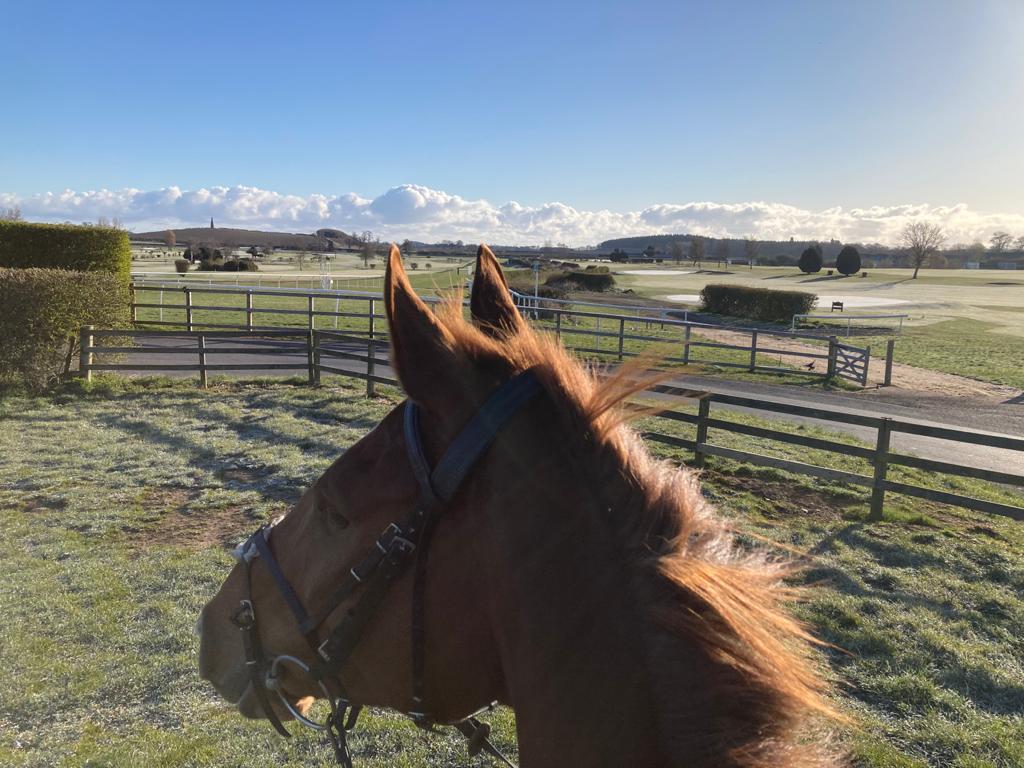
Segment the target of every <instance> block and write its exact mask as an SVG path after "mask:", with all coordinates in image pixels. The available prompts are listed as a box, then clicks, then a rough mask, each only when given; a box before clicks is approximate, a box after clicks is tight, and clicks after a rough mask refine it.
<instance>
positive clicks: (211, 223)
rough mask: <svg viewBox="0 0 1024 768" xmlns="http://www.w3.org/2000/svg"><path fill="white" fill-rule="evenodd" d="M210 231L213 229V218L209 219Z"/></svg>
mask: <svg viewBox="0 0 1024 768" xmlns="http://www.w3.org/2000/svg"><path fill="white" fill-rule="evenodd" d="M210 229H213V216H211V217H210Z"/></svg>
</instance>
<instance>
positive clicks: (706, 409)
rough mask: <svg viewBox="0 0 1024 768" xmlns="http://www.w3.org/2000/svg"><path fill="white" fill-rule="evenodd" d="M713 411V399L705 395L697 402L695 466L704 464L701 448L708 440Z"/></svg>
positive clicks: (694, 448)
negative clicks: (709, 418) (709, 420)
mask: <svg viewBox="0 0 1024 768" xmlns="http://www.w3.org/2000/svg"><path fill="white" fill-rule="evenodd" d="M710 413H711V400H710V399H709V398H708V396H704V397H702V398H701V399H700V402H699V403H698V404H697V439H696V443H697V444H696V445H695V446H694V447H693V466H695V467H703V466H704V451H702V450H701V449H700V446H701V445H702V444H703V443H706V442H707V441H708V416H709V415H710Z"/></svg>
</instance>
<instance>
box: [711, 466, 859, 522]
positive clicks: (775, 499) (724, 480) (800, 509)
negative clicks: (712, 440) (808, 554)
mask: <svg viewBox="0 0 1024 768" xmlns="http://www.w3.org/2000/svg"><path fill="white" fill-rule="evenodd" d="M705 479H706V480H707V481H708V482H709V483H711V484H712V485H716V486H718V487H719V488H722V489H727V490H730V491H742V492H747V493H749V494H751V495H753V496H756V497H758V498H763V499H765V500H767V501H769V502H770V503H771V509H767V510H765V509H762V510H761V514H762V515H763V516H764V517H766V518H769V519H778V520H782V519H785V518H789V517H793V516H796V515H799V516H801V517H807V518H811V517H813V518H818V519H819V520H833V521H834V520H842V519H844V511H845V510H846V509H847V508H848V507H851V506H856V505H857V504H859V503H860V502H858V501H856V500H854V499H849V498H844V497H841V496H836V495H833V494H830V493H826V492H823V491H816V490H814V489H811V488H807V487H805V486H800V485H796V484H792V483H784V482H780V481H778V480H769V479H766V478H763V477H757V476H755V475H746V474H744V475H733V474H720V473H716V472H709V473H707V474H706V475H705Z"/></svg>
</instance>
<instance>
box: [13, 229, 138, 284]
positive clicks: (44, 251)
mask: <svg viewBox="0 0 1024 768" xmlns="http://www.w3.org/2000/svg"><path fill="white" fill-rule="evenodd" d="M131 263H132V250H131V245H130V244H129V242H128V233H127V232H124V231H122V230H119V229H111V228H110V227H88V226H75V225H73V224H35V223H32V222H28V221H0V267H15V268H19V269H30V268H45V269H69V270H76V271H82V272H112V273H113V274H115V275H117V276H118V277H120V278H121V279H122V280H124V281H125V282H127V280H128V275H129V273H130V271H131Z"/></svg>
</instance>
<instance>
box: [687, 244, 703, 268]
mask: <svg viewBox="0 0 1024 768" xmlns="http://www.w3.org/2000/svg"><path fill="white" fill-rule="evenodd" d="M706 257H707V246H705V244H704V238H703V237H693V238H691V239H690V261H692V262H693V263H694V266H697V267H699V266H700V263H701V262H702V261H704V259H705V258H706Z"/></svg>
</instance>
